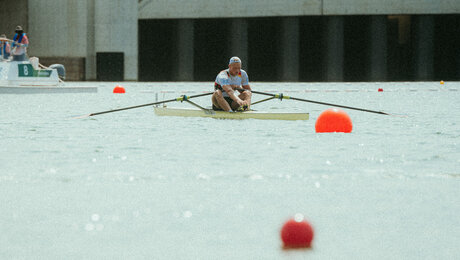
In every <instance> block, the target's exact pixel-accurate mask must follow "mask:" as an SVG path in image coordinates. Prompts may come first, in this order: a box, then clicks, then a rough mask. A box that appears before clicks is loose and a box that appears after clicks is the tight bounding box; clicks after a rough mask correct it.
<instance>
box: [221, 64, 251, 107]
mask: <svg viewBox="0 0 460 260" xmlns="http://www.w3.org/2000/svg"><path fill="white" fill-rule="evenodd" d="M241 87H243V89H244V90H240V88H241ZM235 90H237V91H239V93H240V94H239V95H237V94H236V93H235ZM250 105H251V87H250V86H249V78H248V74H247V73H246V71H244V70H242V69H241V59H240V58H238V57H232V58H230V61H229V63H228V69H226V70H223V71H221V72H220V73H219V74H218V75H217V77H216V81H215V83H214V94H213V95H212V109H213V110H224V111H228V112H233V111H235V110H247V109H249V106H250Z"/></svg>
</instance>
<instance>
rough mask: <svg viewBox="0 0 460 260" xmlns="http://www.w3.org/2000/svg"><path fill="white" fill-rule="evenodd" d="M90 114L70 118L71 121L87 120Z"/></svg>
mask: <svg viewBox="0 0 460 260" xmlns="http://www.w3.org/2000/svg"><path fill="white" fill-rule="evenodd" d="M91 115H92V114H86V115H81V116H73V117H72V118H73V119H83V118H88V117H90V116H91Z"/></svg>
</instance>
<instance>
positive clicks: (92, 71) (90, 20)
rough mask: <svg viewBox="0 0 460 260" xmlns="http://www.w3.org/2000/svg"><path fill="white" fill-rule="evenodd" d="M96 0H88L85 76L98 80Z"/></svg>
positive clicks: (88, 78)
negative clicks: (95, 22) (95, 34)
mask: <svg viewBox="0 0 460 260" xmlns="http://www.w3.org/2000/svg"><path fill="white" fill-rule="evenodd" d="M94 1H95V0H87V3H88V5H87V11H86V59H85V78H86V80H96V40H95V36H94V33H95V27H94V21H95V18H94V15H95V13H94V8H95V4H94Z"/></svg>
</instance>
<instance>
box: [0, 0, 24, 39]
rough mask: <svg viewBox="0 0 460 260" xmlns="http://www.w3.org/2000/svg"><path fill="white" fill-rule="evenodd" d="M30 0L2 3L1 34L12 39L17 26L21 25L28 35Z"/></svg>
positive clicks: (2, 1)
mask: <svg viewBox="0 0 460 260" xmlns="http://www.w3.org/2000/svg"><path fill="white" fill-rule="evenodd" d="M28 9H29V8H28V0H16V1H6V0H1V1H0V34H3V33H4V34H5V35H6V36H7V37H8V38H10V39H12V38H13V36H14V30H15V28H16V26H17V25H21V26H22V28H23V29H24V31H25V32H26V33H27V32H28V30H29V26H28V25H29V22H28V17H27V14H28Z"/></svg>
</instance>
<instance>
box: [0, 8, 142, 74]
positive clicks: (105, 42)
mask: <svg viewBox="0 0 460 260" xmlns="http://www.w3.org/2000/svg"><path fill="white" fill-rule="evenodd" d="M3 2H5V4H3ZM2 4H3V5H2V8H0V10H1V13H0V14H1V16H0V26H1V27H0V29H1V31H0V33H3V32H5V33H6V34H7V36H8V37H13V34H14V29H15V27H16V25H18V24H21V25H22V26H23V27H24V29H25V31H26V33H27V34H28V36H29V40H30V47H29V48H28V54H29V56H37V57H39V58H40V59H41V60H43V61H45V60H50V61H51V60H52V61H54V62H55V61H59V59H56V58H59V57H60V58H62V60H63V61H67V62H68V63H69V65H70V64H81V61H82V60H83V61H84V63H83V64H85V65H84V67H83V68H81V69H80V71H78V72H77V73H76V74H77V75H80V74H81V73H82V71H83V73H84V75H85V77H84V78H85V79H87V80H94V79H96V53H97V52H123V53H124V61H125V64H124V68H125V70H124V79H125V80H137V76H138V75H137V74H138V72H137V63H138V32H137V31H138V28H137V27H138V15H137V13H138V0H18V1H2ZM12 11H13V12H12ZM72 59H73V60H74V61H73V60H72ZM62 63H64V62H62ZM45 65H46V64H45ZM47 65H49V64H47ZM64 65H66V66H67V64H64ZM72 66H73V65H72Z"/></svg>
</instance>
